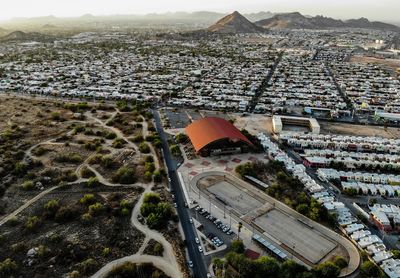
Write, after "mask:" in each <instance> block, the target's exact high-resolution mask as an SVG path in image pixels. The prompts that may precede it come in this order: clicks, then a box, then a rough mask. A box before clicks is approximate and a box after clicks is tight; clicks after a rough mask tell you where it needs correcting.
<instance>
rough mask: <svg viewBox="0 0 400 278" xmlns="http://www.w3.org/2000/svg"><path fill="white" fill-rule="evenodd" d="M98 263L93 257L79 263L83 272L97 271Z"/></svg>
mask: <svg viewBox="0 0 400 278" xmlns="http://www.w3.org/2000/svg"><path fill="white" fill-rule="evenodd" d="M97 265H98V263H97V262H96V261H95V260H94V259H92V258H89V259H86V260H84V261H83V262H81V263H79V265H78V268H79V270H80V272H81V273H83V274H86V275H87V274H90V273H91V272H93V271H95V270H96V269H97Z"/></svg>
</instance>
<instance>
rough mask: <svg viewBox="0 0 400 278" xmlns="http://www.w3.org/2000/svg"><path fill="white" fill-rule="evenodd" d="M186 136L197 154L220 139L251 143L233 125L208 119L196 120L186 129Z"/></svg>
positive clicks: (224, 121) (213, 118)
mask: <svg viewBox="0 0 400 278" xmlns="http://www.w3.org/2000/svg"><path fill="white" fill-rule="evenodd" d="M186 134H187V135H188V136H189V138H190V141H192V144H193V146H194V148H195V150H196V151H197V152H199V151H200V150H201V149H203V148H204V147H206V146H207V145H209V144H210V143H213V142H215V141H218V140H221V139H229V140H232V141H234V142H237V141H242V142H244V143H247V144H249V145H252V143H251V142H250V141H249V139H247V137H246V136H244V135H243V134H242V133H241V132H240V131H239V130H238V129H237V128H236V127H235V126H234V125H232V124H231V123H230V122H228V121H227V120H224V119H221V118H217V117H208V118H204V119H201V120H197V121H195V122H193V123H191V124H190V125H188V126H187V127H186Z"/></svg>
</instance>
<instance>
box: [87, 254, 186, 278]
mask: <svg viewBox="0 0 400 278" xmlns="http://www.w3.org/2000/svg"><path fill="white" fill-rule="evenodd" d="M125 262H132V263H152V264H153V265H154V266H155V267H157V268H158V269H160V270H162V271H164V273H165V274H167V275H168V276H170V277H172V278H179V277H182V274H181V273H180V271H179V270H178V269H177V268H175V266H174V265H171V263H170V262H168V261H166V260H165V259H163V258H162V257H156V256H150V255H141V254H135V255H131V256H127V257H124V258H121V259H118V260H115V261H112V262H110V263H108V264H106V265H105V266H103V267H102V268H101V269H100V270H99V271H97V272H96V273H95V274H94V275H92V277H93V278H103V277H107V274H108V273H109V272H110V271H111V270H112V269H113V268H114V267H117V266H120V265H121V264H123V263H125Z"/></svg>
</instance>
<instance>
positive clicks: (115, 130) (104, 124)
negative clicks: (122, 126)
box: [85, 111, 139, 152]
mask: <svg viewBox="0 0 400 278" xmlns="http://www.w3.org/2000/svg"><path fill="white" fill-rule="evenodd" d="M117 113H118V111H117V112H114V113H113V115H112V116H111V117H112V118H114V117H115V115H116V114H117ZM85 116H86V117H88V118H90V119H92V120H93V121H95V122H96V123H98V124H99V125H100V126H101V127H102V128H104V129H108V130H111V131H112V132H114V133H115V134H116V135H117V137H119V138H122V139H124V140H125V141H126V142H127V144H128V146H129V147H131V148H132V149H134V150H135V151H137V152H139V148H138V147H137V146H136V144H134V143H132V142H131V141H129V140H128V139H127V138H126V136H125V135H124V134H123V133H122V132H121V131H120V130H119V129H118V128H115V127H113V126H108V125H106V123H104V122H103V121H101V120H100V119H98V118H96V117H94V116H93V115H92V114H91V113H90V112H86V113H85Z"/></svg>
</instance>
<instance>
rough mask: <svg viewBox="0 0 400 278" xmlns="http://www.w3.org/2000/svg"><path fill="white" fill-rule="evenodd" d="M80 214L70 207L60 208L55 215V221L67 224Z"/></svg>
mask: <svg viewBox="0 0 400 278" xmlns="http://www.w3.org/2000/svg"><path fill="white" fill-rule="evenodd" d="M78 214H79V212H78V211H77V209H76V208H74V207H70V206H63V207H60V208H59V210H58V211H57V213H56V215H55V220H56V221H57V222H67V221H70V220H72V219H74V218H76V216H77V215H78Z"/></svg>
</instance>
